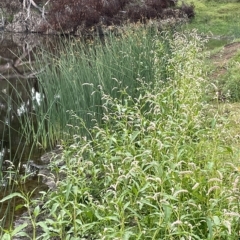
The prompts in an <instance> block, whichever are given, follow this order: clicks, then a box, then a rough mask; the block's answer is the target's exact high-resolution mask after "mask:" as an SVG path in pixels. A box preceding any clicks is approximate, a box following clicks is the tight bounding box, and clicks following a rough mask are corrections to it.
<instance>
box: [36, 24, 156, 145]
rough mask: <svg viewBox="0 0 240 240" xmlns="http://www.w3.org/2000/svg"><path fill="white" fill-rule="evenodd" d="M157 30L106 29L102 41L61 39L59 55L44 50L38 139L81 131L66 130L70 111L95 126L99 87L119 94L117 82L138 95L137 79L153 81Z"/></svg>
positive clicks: (73, 121) (99, 106) (70, 120)
mask: <svg viewBox="0 0 240 240" xmlns="http://www.w3.org/2000/svg"><path fill="white" fill-rule="evenodd" d="M156 31H157V30H156V29H149V28H144V27H139V26H138V25H135V28H131V29H130V28H129V29H127V30H125V31H124V32H123V33H122V34H121V35H120V36H116V35H114V34H110V35H109V36H107V37H106V38H105V39H104V42H103V41H102V40H101V39H100V38H97V39H95V40H87V42H83V41H82V40H80V39H74V40H70V43H69V41H66V42H64V41H63V42H61V43H60V44H59V46H58V47H57V49H56V52H57V55H54V56H52V55H51V54H49V53H47V52H44V51H43V52H42V54H41V56H40V57H39V64H40V65H42V66H43V67H44V69H45V70H44V71H43V72H42V73H41V74H40V75H39V76H38V79H39V84H40V91H41V94H42V96H43V98H42V103H41V105H40V106H36V119H37V121H38V123H40V124H38V126H40V127H39V129H38V131H40V132H41V134H40V135H39V136H40V138H42V140H41V141H39V142H46V140H44V139H43V138H45V137H46V139H50V142H51V144H53V143H54V142H56V141H58V140H60V139H62V140H64V139H65V140H67V139H68V136H67V135H68V134H69V135H70V136H71V135H72V134H76V133H80V132H81V131H84V130H83V129H81V128H80V127H79V129H76V127H74V129H72V131H70V130H69V127H68V126H69V125H72V126H76V125H77V121H76V119H75V118H73V117H72V114H77V116H80V117H81V118H82V119H83V121H84V122H85V124H86V127H87V128H89V127H91V126H93V125H94V123H93V122H92V121H93V120H97V121H101V119H102V114H103V110H102V104H103V102H102V99H101V91H104V92H106V93H109V94H111V96H113V97H117V96H118V97H119V93H117V91H116V90H114V89H115V87H116V86H118V87H119V86H121V87H122V88H127V92H128V93H129V94H131V95H132V96H137V95H138V94H139V92H138V87H139V82H140V79H144V81H146V82H152V80H153V79H154V77H153V76H154V72H153V64H154V62H153V55H154V44H155V43H154V38H155V35H156ZM45 124H46V125H45ZM66 129H67V130H66ZM69 131H70V132H69ZM66 132H67V134H65V133H66Z"/></svg>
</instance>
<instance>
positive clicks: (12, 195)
mask: <svg viewBox="0 0 240 240" xmlns="http://www.w3.org/2000/svg"><path fill="white" fill-rule="evenodd" d="M14 197H20V198H22V199H24V200H25V201H26V200H27V199H26V198H25V197H24V196H23V195H22V194H21V193H12V194H10V195H8V196H6V197H4V198H3V199H2V200H0V203H2V202H5V201H8V200H10V199H12V198H14Z"/></svg>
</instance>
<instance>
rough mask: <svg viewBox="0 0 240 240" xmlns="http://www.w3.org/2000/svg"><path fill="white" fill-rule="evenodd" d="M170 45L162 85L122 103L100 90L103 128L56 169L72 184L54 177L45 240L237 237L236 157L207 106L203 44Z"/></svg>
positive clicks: (77, 138)
mask: <svg viewBox="0 0 240 240" xmlns="http://www.w3.org/2000/svg"><path fill="white" fill-rule="evenodd" d="M166 38H167V40H166V41H167V42H168V43H169V45H168V46H169V48H168V52H165V54H163V49H164V48H165V45H164V43H163V42H162V41H159V40H155V46H156V51H154V54H153V75H154V79H155V80H156V81H155V82H153V83H152V84H149V83H146V82H144V81H142V83H141V85H140V87H139V91H140V93H141V94H139V95H137V96H136V97H133V96H132V95H131V93H128V92H127V91H125V90H124V88H120V90H121V89H122V90H121V91H120V92H121V95H122V96H124V101H123V100H122V99H120V98H118V97H115V96H110V95H109V94H105V93H104V90H102V89H101V91H100V93H101V94H100V96H101V99H102V102H103V109H104V111H103V120H104V124H103V125H101V126H100V125H99V124H98V123H96V124H95V125H94V126H93V129H92V130H89V131H90V133H91V136H92V139H87V138H84V137H83V136H82V135H78V134H76V135H74V136H73V142H74V143H73V144H72V145H71V146H70V147H66V150H65V151H64V153H63V155H62V159H61V161H64V162H65V165H64V166H62V167H58V166H59V165H58V162H57V161H54V160H53V162H52V168H53V170H55V171H56V172H57V173H61V174H63V175H64V176H65V177H64V178H60V179H59V178H58V177H59V176H58V175H57V176H56V180H55V181H56V184H57V190H56V191H54V192H50V193H49V194H48V198H47V202H46V203H45V205H44V208H43V210H44V209H45V212H44V211H43V210H40V209H39V207H38V206H37V207H36V208H35V210H34V214H35V215H34V217H36V215H40V214H43V216H44V220H42V221H39V222H37V223H35V224H34V226H39V228H41V229H42V233H41V235H39V236H38V239H51V238H54V237H59V238H60V239H163V240H164V239H166V240H169V239H170V240H171V239H172V240H176V239H179V240H180V239H181V240H182V239H209V240H210V239H237V238H238V237H239V189H238V182H239V169H238V168H237V165H234V163H237V159H238V156H237V154H236V153H235V152H234V149H232V148H231V145H230V144H231V143H229V142H226V141H225V137H224V136H226V133H227V128H226V125H225V120H224V118H221V119H220V118H219V117H218V113H217V112H215V114H209V112H208V109H210V108H209V106H208V105H207V104H206V102H204V93H205V89H206V88H207V86H206V82H205V73H204V72H202V69H203V68H202V65H203V59H204V55H203V52H202V44H201V41H202V40H201V39H200V38H199V37H198V35H197V34H196V33H190V34H188V33H185V34H175V35H174V36H173V38H169V37H168V36H167V35H166ZM163 63H165V66H166V67H165V69H164V71H162V70H161V69H162V64H163ZM166 76H167V79H165V78H164V77H166ZM166 80H167V81H166ZM74 117H75V120H76V124H77V125H76V127H79V126H80V125H81V124H82V119H81V118H80V117H79V116H77V115H75V116H74ZM13 196H14V195H13ZM6 199H9V197H8V198H6ZM4 200H5V199H3V200H2V201H4ZM31 219H32V218H31ZM34 229H35V228H34ZM33 236H35V234H33Z"/></svg>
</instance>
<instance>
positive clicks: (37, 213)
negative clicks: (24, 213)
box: [33, 206, 40, 217]
mask: <svg viewBox="0 0 240 240" xmlns="http://www.w3.org/2000/svg"><path fill="white" fill-rule="evenodd" d="M39 212H40V207H39V206H36V207H35V208H34V211H33V215H34V217H37V216H38V215H39Z"/></svg>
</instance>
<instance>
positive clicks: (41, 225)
mask: <svg viewBox="0 0 240 240" xmlns="http://www.w3.org/2000/svg"><path fill="white" fill-rule="evenodd" d="M37 226H40V227H41V228H42V230H43V231H44V232H45V233H47V234H49V227H48V226H47V224H46V223H45V222H38V223H37Z"/></svg>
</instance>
